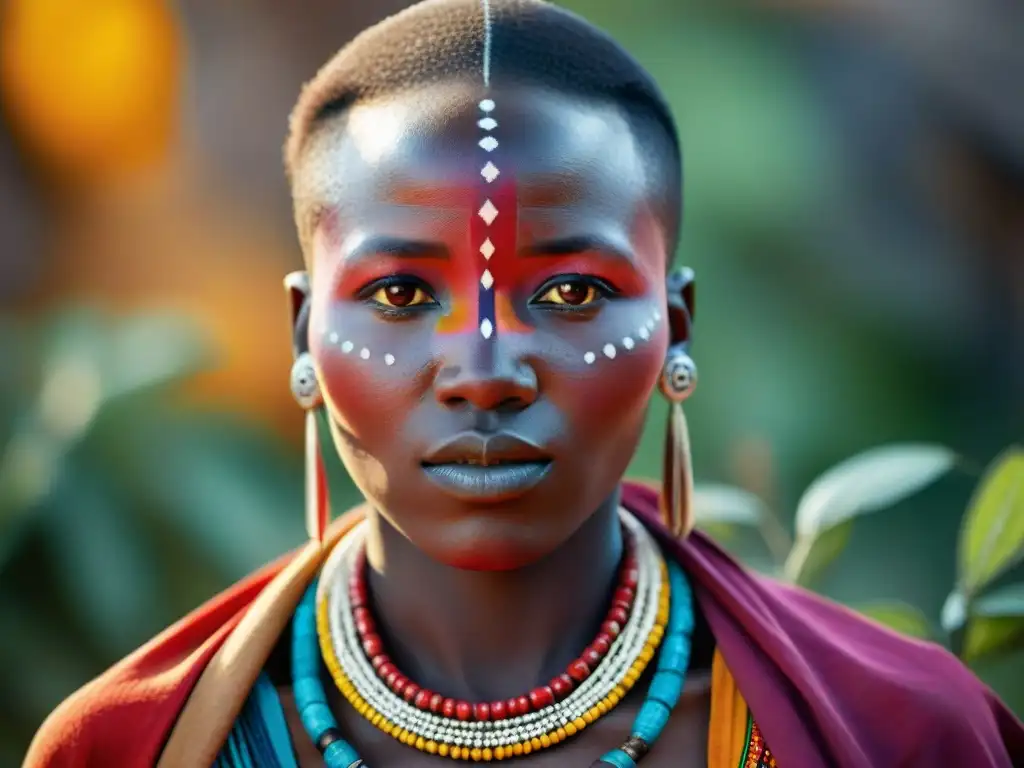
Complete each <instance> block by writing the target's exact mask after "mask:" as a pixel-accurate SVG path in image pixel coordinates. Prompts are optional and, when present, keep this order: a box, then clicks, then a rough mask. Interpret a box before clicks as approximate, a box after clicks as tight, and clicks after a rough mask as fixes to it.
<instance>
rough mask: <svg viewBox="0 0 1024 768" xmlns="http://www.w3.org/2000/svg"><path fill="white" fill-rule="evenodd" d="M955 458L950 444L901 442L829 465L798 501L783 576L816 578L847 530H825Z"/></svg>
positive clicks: (881, 503)
mask: <svg viewBox="0 0 1024 768" xmlns="http://www.w3.org/2000/svg"><path fill="white" fill-rule="evenodd" d="M955 463H956V455H955V454H954V453H953V452H952V451H950V450H949V449H948V448H943V447H942V446H939V445H927V444H902V445H890V446H884V447H882V448H874V449H872V450H870V451H866V452H864V453H862V454H860V455H858V456H854V457H853V458H852V459H847V460H846V461H844V462H843V463H841V464H839V465H838V466H836V467H833V468H832V469H830V470H829V471H828V472H826V473H825V474H823V475H822V476H821V477H819V478H818V479H817V480H815V481H814V482H813V483H811V486H810V487H809V488H808V489H807V491H806V493H804V495H803V497H802V498H801V499H800V503H799V504H798V505H797V510H796V534H797V537H796V542H795V543H794V546H793V550H792V552H790V554H789V557H788V558H787V560H786V564H785V566H784V572H785V573H786V574H787V577H788V578H789V579H790V580H791V581H794V582H796V583H800V584H804V585H806V584H808V583H809V582H810V581H813V580H814V579H816V578H817V576H818V575H819V574H820V572H821V570H822V569H823V567H824V566H827V565H828V564H829V563H831V561H832V560H834V559H835V558H836V557H837V556H838V555H839V553H840V552H841V551H842V549H843V548H844V547H845V546H846V542H847V541H848V539H849V535H850V531H849V530H845V531H842V532H840V533H836V534H835V535H828V534H830V533H831V532H833V531H835V530H836V529H838V528H841V527H847V528H848V527H849V526H850V525H852V521H853V519H854V518H855V517H857V516H858V515H863V514H866V513H869V512H877V511H878V510H880V509H884V508H886V507H888V506H891V505H893V504H895V503H896V502H898V501H900V500H901V499H904V498H906V497H907V496H909V495H911V494H912V493H914V492H915V491H918V490H920V489H922V488H924V487H925V486H926V485H928V484H929V483H931V482H934V481H935V480H936V479H937V478H939V477H940V476H942V475H943V474H944V473H946V472H948V471H949V470H950V469H951V468H952V467H953V465H954V464H955ZM826 539H827V540H826Z"/></svg>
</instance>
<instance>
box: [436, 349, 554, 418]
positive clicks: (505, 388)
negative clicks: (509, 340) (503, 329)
mask: <svg viewBox="0 0 1024 768" xmlns="http://www.w3.org/2000/svg"><path fill="white" fill-rule="evenodd" d="M466 344H467V345H468V346H470V347H472V348H471V349H467V350H466V354H465V355H455V356H452V357H451V358H450V359H449V360H446V361H445V363H444V364H443V365H442V366H441V369H440V370H439V371H438V373H437V378H436V380H435V382H434V391H435V393H436V396H437V400H438V402H439V403H441V405H443V406H445V407H446V408H451V409H462V408H466V407H470V408H475V409H478V410H481V411H505V412H514V411H521V410H523V409H524V408H527V407H529V406H530V404H532V403H533V402H534V401H535V400H536V399H537V374H536V372H535V371H534V370H533V368H532V366H530V365H529V364H527V363H526V361H524V360H522V359H517V358H515V357H513V356H511V355H508V354H503V353H502V350H501V348H500V342H498V343H494V342H484V343H482V344H481V343H479V342H478V343H476V344H474V343H472V342H468V343H466Z"/></svg>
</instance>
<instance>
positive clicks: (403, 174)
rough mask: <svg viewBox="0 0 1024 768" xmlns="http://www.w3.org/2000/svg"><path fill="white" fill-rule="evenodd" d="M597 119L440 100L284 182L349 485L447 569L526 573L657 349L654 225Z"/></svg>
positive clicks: (589, 476)
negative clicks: (290, 192)
mask: <svg viewBox="0 0 1024 768" xmlns="http://www.w3.org/2000/svg"><path fill="white" fill-rule="evenodd" d="M640 158H641V155H640V153H639V152H638V151H637V149H636V147H635V140H634V138H633V136H632V134H631V132H630V130H629V127H628V125H627V123H626V122H625V121H624V120H623V119H622V117H621V116H620V115H619V113H618V112H617V111H616V110H614V109H613V108H610V107H607V106H603V105H601V104H598V103H595V102H591V101H586V100H577V99H574V98H571V97H566V96H564V95H561V94H552V93H549V92H547V91H542V90H537V89H516V90H501V89H499V90H497V91H495V90H494V89H493V88H492V89H491V90H490V91H489V92H487V93H482V92H481V91H480V89H479V88H470V87H461V86H445V87H442V86H438V87H435V88H433V89H429V90H425V91H424V90H421V91H418V92H417V93H416V94H405V95H399V96H395V97H391V98H388V99H384V100H381V101H377V102H374V103H372V104H370V105H365V106H360V107H357V108H355V109H354V110H352V111H351V113H350V114H349V116H348V118H347V120H346V121H344V125H342V126H339V127H338V128H337V129H330V128H329V129H324V130H322V131H320V132H318V133H317V134H315V135H314V137H313V138H312V139H311V142H310V146H309V149H308V151H307V153H306V155H305V161H304V163H303V164H302V166H301V167H300V168H299V169H298V170H297V178H296V190H295V192H296V200H297V205H298V210H299V215H300V217H301V216H303V213H304V212H307V213H308V212H310V211H316V213H315V215H313V214H310V216H311V217H312V222H313V223H311V224H310V225H309V229H308V230H307V232H308V237H307V240H306V243H307V249H308V250H309V253H307V258H308V259H309V262H310V269H311V272H312V275H311V279H312V300H313V304H312V312H311V318H310V337H309V342H310V351H311V353H312V355H313V359H314V361H315V364H316V367H317V371H318V374H319V378H320V382H321V388H322V390H323V394H324V399H325V402H326V405H327V409H328V413H329V415H330V421H331V428H332V432H333V436H334V440H335V443H336V445H337V448H338V451H339V453H340V455H341V458H342V460H343V462H344V463H345V466H346V467H347V469H348V471H349V472H350V474H351V476H352V478H353V479H354V481H355V483H356V484H357V485H358V487H359V488H360V490H362V492H363V493H364V494H365V495H366V497H367V498H368V499H369V500H370V502H371V503H372V504H373V505H374V507H375V508H376V509H377V510H378V511H379V512H380V514H382V515H383V516H384V517H385V518H386V519H387V520H388V521H389V522H390V523H391V524H392V525H393V526H394V527H395V528H397V529H398V530H399V531H401V532H402V533H403V534H404V535H405V536H406V537H407V538H408V539H409V540H410V541H411V542H412V543H413V544H414V545H416V546H417V547H418V548H420V549H421V550H422V551H424V552H426V553H427V554H428V555H430V556H432V557H433V558H435V559H437V560H439V561H441V562H444V563H447V564H450V565H453V566H457V567H462V568H470V569H477V570H499V569H511V568H517V567H521V566H523V565H526V564H529V563H530V562H533V561H535V560H537V559H539V558H541V557H543V556H545V555H547V554H549V553H550V552H552V551H553V550H555V549H556V548H557V547H558V546H559V545H561V544H562V543H563V542H565V541H566V539H568V538H569V537H570V536H571V535H572V534H573V533H574V532H575V531H576V530H577V529H578V528H579V527H580V526H581V525H582V523H583V522H584V521H585V520H586V519H587V517H588V516H589V515H591V514H592V513H593V512H594V511H595V510H596V509H597V508H598V507H599V506H600V505H601V503H602V502H603V501H605V500H606V499H607V498H608V497H609V496H610V495H611V494H612V493H613V492H614V490H615V488H616V485H617V483H618V482H619V480H620V478H621V477H622V475H623V473H624V472H625V470H626V467H627V465H628V463H629V461H630V458H631V456H632V454H633V452H634V449H635V447H636V443H637V441H638V439H639V436H640V433H641V428H642V425H643V417H644V412H645V409H646V403H647V400H648V397H649V395H650V393H651V392H652V390H653V388H654V386H655V383H656V381H657V378H658V375H659V372H660V370H661V367H662V363H663V361H664V355H665V349H666V346H667V341H668V330H667V324H666V318H665V316H664V315H665V306H666V301H665V283H664V274H665V266H666V264H665V258H666V254H665V245H664V232H663V228H662V222H660V221H659V220H658V219H657V217H656V216H655V214H654V212H653V211H654V210H655V206H654V205H653V201H652V200H651V198H650V194H651V191H650V189H649V188H648V184H647V182H646V174H645V168H644V166H643V165H642V164H641V159H640Z"/></svg>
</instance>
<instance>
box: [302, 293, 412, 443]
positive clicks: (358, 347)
mask: <svg viewBox="0 0 1024 768" xmlns="http://www.w3.org/2000/svg"><path fill="white" fill-rule="evenodd" d="M322 307H323V309H322V311H320V312H318V311H317V309H318V307H317V305H316V304H315V303H314V307H313V315H312V317H311V318H310V319H311V323H310V353H311V354H312V356H313V360H314V363H315V365H316V368H317V370H318V371H319V374H320V380H321V387H322V389H323V394H324V398H325V400H326V402H327V403H328V405H329V406H330V409H331V412H332V414H333V415H334V416H335V418H337V419H338V421H339V422H340V423H341V424H342V425H343V426H345V427H346V428H347V429H348V430H350V431H351V432H352V433H353V434H355V435H357V436H359V437H360V438H371V437H372V434H373V433H374V432H375V430H374V429H373V428H374V427H377V428H378V429H377V430H376V431H379V426H380V425H381V424H395V423H397V421H398V420H400V419H401V418H402V416H403V414H404V412H405V411H407V410H408V407H409V403H410V401H411V400H412V399H415V398H418V397H419V396H420V394H421V393H420V392H419V390H418V387H421V386H422V384H421V382H422V381H423V379H424V377H423V376H422V375H421V374H422V372H423V371H424V370H425V369H426V368H427V367H428V366H429V362H430V359H429V349H430V344H429V331H428V330H426V329H425V327H424V324H423V323H417V321H412V322H405V323H388V322H381V321H380V319H379V318H377V317H375V316H373V315H372V314H371V312H370V311H369V310H367V309H365V308H363V307H358V306H354V305H352V304H350V303H346V302H334V303H333V304H328V303H325V304H323V305H322Z"/></svg>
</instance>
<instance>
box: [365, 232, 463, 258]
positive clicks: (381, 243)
mask: <svg viewBox="0 0 1024 768" xmlns="http://www.w3.org/2000/svg"><path fill="white" fill-rule="evenodd" d="M380 255H387V256H398V257H400V258H434V259H447V258H450V257H451V253H450V252H449V250H448V246H446V245H445V244H444V243H439V242H433V241H430V240H409V239H407V238H404V237H392V236H390V235H371V236H369V237H364V238H362V239H360V241H359V242H358V243H356V244H355V245H354V246H352V247H351V248H348V249H347V250H346V251H345V261H346V262H348V261H359V260H362V259H365V258H369V257H371V256H380Z"/></svg>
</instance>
